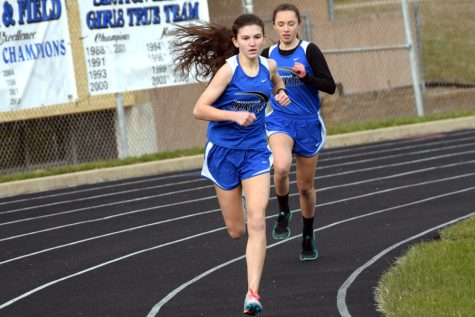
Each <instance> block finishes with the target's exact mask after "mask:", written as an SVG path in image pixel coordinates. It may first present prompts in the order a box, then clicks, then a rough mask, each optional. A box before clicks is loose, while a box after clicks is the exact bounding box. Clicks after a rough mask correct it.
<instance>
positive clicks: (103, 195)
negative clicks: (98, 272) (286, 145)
mask: <svg viewBox="0 0 475 317" xmlns="http://www.w3.org/2000/svg"><path fill="white" fill-rule="evenodd" d="M467 139H468V140H471V139H475V137H466V138H462V139H459V140H457V141H463V140H467ZM438 143H439V142H438ZM422 146H423V147H426V146H433V145H431V144H424V145H422ZM466 146H469V145H463V144H462V145H453V146H448V147H447V146H446V147H444V149H445V150H447V149H452V148H460V147H466ZM415 147H417V148H420V147H421V145H411V146H406V147H401V148H398V151H400V150H405V149H412V148H415ZM394 151H395V150H394V149H392V148H391V149H390V150H377V151H373V152H365V153H356V154H351V155H346V156H340V157H332V158H328V159H325V162H326V161H333V160H341V159H346V158H354V157H359V156H368V155H373V154H380V153H386V152H394ZM434 151H438V150H437V149H432V148H430V149H429V150H422V151H417V152H412V153H409V154H408V153H405V154H398V155H397V154H392V155H387V156H380V157H378V158H372V159H368V160H365V159H363V160H360V161H351V162H346V163H337V164H333V165H326V166H322V167H320V168H319V170H324V169H327V168H332V167H334V166H341V165H353V164H357V163H365V162H371V161H377V160H383V159H386V158H395V157H402V156H404V157H407V156H408V155H417V154H424V153H429V152H434ZM293 165H294V164H292V166H293ZM290 174H291V175H292V174H295V172H291V173H290ZM145 181H147V182H148V181H150V180H145ZM145 181H144V182H145ZM199 181H206V180H205V179H203V178H199V179H194V180H189V181H182V182H178V183H169V184H162V185H157V186H151V187H146V188H140V189H130V190H125V191H120V192H113V193H108V194H101V195H95V196H88V197H82V198H76V199H69V200H64V201H59V202H54V203H48V204H36V205H34V206H30V207H22V208H17V209H12V210H8V211H3V212H0V215H1V214H8V213H13V212H18V211H25V210H31V209H38V208H42V207H49V206H54V205H60V204H66V203H71V202H76V201H84V200H89V199H94V198H101V197H107V196H114V195H121V194H124V193H130V192H136V191H141V190H148V189H154V188H161V187H169V186H174V185H179V184H186V183H190V182H199ZM135 183H140V181H132V182H126V183H124V184H127V185H129V184H135ZM118 186H119V185H107V186H104V187H99V188H95V189H96V190H99V189H101V190H102V189H105V188H109V187H118ZM207 187H213V185H209V186H207ZM91 190H94V189H84V190H78V191H76V192H81V191H91ZM192 190H194V189H190V190H184V191H183V192H187V191H192ZM67 194H68V193H64V195H67ZM59 195H62V194H52V195H47V196H43V197H38V198H30V199H24V200H15V201H10V202H4V203H0V205H3V204H7V203H14V202H18V201H22V202H25V201H28V200H33V199H39V198H45V197H54V196H59Z"/></svg>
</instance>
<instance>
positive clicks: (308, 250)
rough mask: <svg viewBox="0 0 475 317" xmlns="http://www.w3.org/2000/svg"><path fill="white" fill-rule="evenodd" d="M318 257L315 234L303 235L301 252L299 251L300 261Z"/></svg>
mask: <svg viewBox="0 0 475 317" xmlns="http://www.w3.org/2000/svg"><path fill="white" fill-rule="evenodd" d="M317 258H318V251H317V247H316V246H315V234H313V235H311V236H303V238H302V252H300V261H312V260H316V259H317Z"/></svg>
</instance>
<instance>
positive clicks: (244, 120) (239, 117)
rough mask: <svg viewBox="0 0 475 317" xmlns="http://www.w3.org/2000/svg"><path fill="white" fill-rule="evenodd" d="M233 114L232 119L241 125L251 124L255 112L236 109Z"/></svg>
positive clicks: (254, 117) (254, 118)
mask: <svg viewBox="0 0 475 317" xmlns="http://www.w3.org/2000/svg"><path fill="white" fill-rule="evenodd" d="M234 115H235V118H234V121H235V122H236V123H237V124H239V125H240V126H243V127H247V126H249V125H251V124H252V123H253V122H254V121H255V120H256V114H255V113H252V112H248V111H237V112H235V113H234Z"/></svg>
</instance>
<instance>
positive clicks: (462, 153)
mask: <svg viewBox="0 0 475 317" xmlns="http://www.w3.org/2000/svg"><path fill="white" fill-rule="evenodd" d="M470 153H475V150H473V151H465V152H459V153H451V154H446V155H440V156H435V157H430V158H427V159H418V160H414V161H408V162H398V163H394V164H388V165H380V166H372V167H369V168H363V169H358V170H351V171H346V172H340V173H338V174H331V175H321V176H316V177H315V178H316V179H317V178H318V179H322V178H329V177H336V176H341V175H348V174H354V173H358V172H364V171H373V170H375V169H383V168H388V167H396V166H402V165H408V164H412V163H414V164H416V163H420V162H424V161H431V160H436V159H438V158H445V157H454V156H457V155H465V154H470ZM472 162H474V161H466V162H462V163H452V164H447V165H443V166H441V168H442V167H444V168H445V167H449V166H455V165H454V164H470V163H472ZM435 168H439V167H432V168H428V170H430V169H435ZM424 170H425V169H421V170H416V171H415V172H421V171H424ZM409 173H412V172H409ZM401 175H403V174H401ZM293 183H296V181H292V182H290V184H293ZM210 186H212V185H206V186H202V187H200V189H204V188H209V187H210ZM272 186H274V185H272ZM272 186H271V187H272ZM187 191H189V190H187ZM183 192H185V191H176V192H173V193H183ZM164 195H171V193H165V194H158V195H150V196H144V197H139V198H134V199H129V200H122V201H116V202H113V203H107V204H101V205H94V206H89V207H83V208H78V209H72V210H68V211H63V212H57V213H52V214H46V215H41V216H35V217H29V218H23V219H18V220H13V221H8V222H3V223H0V226H4V225H10V224H15V223H21V222H26V221H32V220H37V219H43V218H48V217H55V216H59V215H64V214H70V213H74V212H79V211H90V210H91V209H94V208H103V207H107V206H113V205H117V204H124V203H128V202H134V201H142V200H146V199H151V198H156V197H161V196H164ZM214 197H216V196H208V199H210V198H214ZM189 202H193V200H188V201H184V202H179V203H176V204H174V205H179V204H183V203H189ZM166 206H167V207H168V206H170V204H168V205H166ZM162 207H163V206H156V208H157V209H158V208H162ZM135 212H136V211H132V212H130V213H135ZM127 214H128V213H122V214H117V215H115V216H114V217H119V216H123V215H127ZM114 217H112V218H114ZM101 219H110V217H106V218H100V219H99V220H101ZM87 222H89V221H87ZM81 223H82V222H80V223H79V224H81ZM0 241H1V240H0Z"/></svg>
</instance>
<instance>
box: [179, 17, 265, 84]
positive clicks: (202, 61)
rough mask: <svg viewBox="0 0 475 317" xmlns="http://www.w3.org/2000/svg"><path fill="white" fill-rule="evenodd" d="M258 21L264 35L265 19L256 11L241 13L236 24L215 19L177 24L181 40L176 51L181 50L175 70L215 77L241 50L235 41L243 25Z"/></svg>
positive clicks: (203, 76) (257, 23)
mask: <svg viewBox="0 0 475 317" xmlns="http://www.w3.org/2000/svg"><path fill="white" fill-rule="evenodd" d="M249 25H258V26H260V27H261V28H262V33H263V35H264V22H263V21H262V20H261V18H259V17H258V16H256V15H254V14H243V15H240V16H239V17H238V18H237V19H236V20H235V21H234V24H233V26H232V28H228V27H225V26H222V25H219V24H214V23H203V24H199V25H189V26H180V25H177V28H176V30H174V31H173V33H172V34H173V35H175V36H176V38H177V40H176V41H175V44H174V46H173V49H172V51H173V52H174V53H176V54H177V57H176V59H175V63H176V66H175V71H177V72H180V73H181V74H184V75H187V74H189V73H190V71H191V70H193V69H194V71H195V78H196V79H197V80H200V78H209V77H211V78H213V77H214V75H215V74H216V72H217V71H218V70H219V68H220V67H221V66H223V65H224V64H225V63H226V59H227V58H229V57H231V56H233V55H236V54H237V53H239V49H238V48H236V47H235V46H234V44H233V42H232V39H233V38H237V34H238V31H239V29H240V28H242V27H244V26H249Z"/></svg>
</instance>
